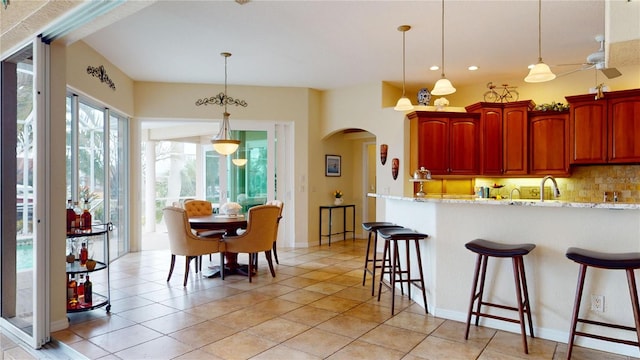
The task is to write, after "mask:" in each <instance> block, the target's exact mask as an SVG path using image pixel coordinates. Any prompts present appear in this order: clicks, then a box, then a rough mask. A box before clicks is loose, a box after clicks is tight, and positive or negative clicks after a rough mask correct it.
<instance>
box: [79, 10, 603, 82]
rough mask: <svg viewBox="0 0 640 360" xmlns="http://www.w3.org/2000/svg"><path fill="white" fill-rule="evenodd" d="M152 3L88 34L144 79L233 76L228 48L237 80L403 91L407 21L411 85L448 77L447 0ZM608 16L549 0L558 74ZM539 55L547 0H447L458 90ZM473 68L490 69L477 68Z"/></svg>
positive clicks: (546, 48)
mask: <svg viewBox="0 0 640 360" xmlns="http://www.w3.org/2000/svg"><path fill="white" fill-rule="evenodd" d="M129 3H136V2H135V1H133V2H129ZM148 3H150V4H151V5H149V6H146V7H144V8H142V9H140V10H138V9H136V12H134V13H132V14H131V15H128V16H126V17H123V16H118V15H113V14H112V18H111V19H109V20H105V19H108V16H109V15H105V16H104V18H103V19H102V21H101V24H103V23H108V24H106V25H105V26H104V27H102V28H101V29H99V30H97V31H95V32H93V33H91V34H89V35H87V36H86V37H84V38H83V40H84V41H85V42H86V43H87V44H89V45H90V46H91V47H93V48H94V49H96V50H97V51H98V52H99V53H101V54H102V55H103V56H105V57H106V58H107V59H108V60H109V61H110V62H112V63H113V64H114V65H115V66H117V67H118V68H120V69H121V70H122V71H124V72H125V73H126V74H127V75H128V76H129V77H131V78H132V79H134V80H136V81H159V82H185V83H217V84H221V83H223V82H224V58H223V57H222V56H220V53H221V52H223V51H226V52H231V53H232V54H233V56H232V57H230V58H229V59H228V83H229V85H230V86H232V85H234V84H237V85H253V86H285V87H304V88H314V89H320V90H325V89H334V88H342V87H350V86H357V85H363V84H375V83H379V82H381V81H386V82H390V83H392V84H394V85H396V86H399V87H400V86H401V84H402V33H401V32H399V31H398V30H397V27H398V26H399V25H403V24H408V25H411V26H412V29H411V30H410V31H408V32H407V33H406V81H407V88H408V89H419V88H421V87H427V88H432V87H433V84H434V83H435V81H436V80H437V79H439V78H440V71H430V70H429V67H430V66H432V65H439V64H440V63H441V45H442V42H441V24H442V22H441V18H442V14H441V2H440V1H432V0H424V1H260V0H251V1H248V2H247V3H245V4H239V3H237V2H235V1H232V0H219V1H184V0H181V1H178V0H173V1H169V0H166V1H157V2H154V1H151V2H148ZM127 6H129V5H128V4H127V3H125V4H124V5H122V6H121V7H127ZM138 6H139V3H138ZM130 12H131V11H130ZM122 13H126V11H123V12H122ZM114 14H118V12H114ZM114 17H121V18H120V19H116V18H114ZM604 18H605V2H604V0H597V1H589V0H582V1H576V0H573V1H572V0H564V1H559V0H544V1H542V57H543V60H544V62H545V63H547V64H549V65H552V70H553V71H554V72H556V73H562V72H565V71H569V70H572V69H574V68H576V67H577V66H561V67H556V66H554V65H557V64H567V63H569V64H574V63H575V64H579V63H582V62H584V61H585V59H586V57H587V55H589V54H591V53H592V52H594V51H596V50H598V47H599V45H598V43H597V42H596V41H595V40H594V37H595V35H597V34H603V33H604V29H605V20H604ZM100 26H102V25H100ZM537 58H538V2H537V1H535V0H518V1H479V0H448V1H447V2H446V3H445V71H446V75H447V78H449V79H450V80H451V81H452V82H453V84H454V86H456V87H460V86H465V85H468V84H477V83H485V82H488V81H493V82H495V83H500V82H503V81H505V79H514V78H515V79H524V77H525V76H526V74H527V72H528V70H527V66H528V65H529V64H531V63H535V62H537ZM469 65H476V66H478V67H479V70H477V71H475V72H471V71H468V70H467V67H468V66H469ZM520 82H521V83H522V82H523V80H521V81H520ZM512 85H516V86H517V85H518V84H512Z"/></svg>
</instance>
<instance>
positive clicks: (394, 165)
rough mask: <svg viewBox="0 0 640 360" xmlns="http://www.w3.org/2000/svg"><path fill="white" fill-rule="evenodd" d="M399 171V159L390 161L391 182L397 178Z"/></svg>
mask: <svg viewBox="0 0 640 360" xmlns="http://www.w3.org/2000/svg"><path fill="white" fill-rule="evenodd" d="M399 169H400V159H398V158H393V159H391V176H393V180H395V179H397V178H398V170H399Z"/></svg>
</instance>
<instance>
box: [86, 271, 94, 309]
mask: <svg viewBox="0 0 640 360" xmlns="http://www.w3.org/2000/svg"><path fill="white" fill-rule="evenodd" d="M92 301H93V284H91V281H89V275H87V280H85V281H84V302H85V303H87V304H91V302H92Z"/></svg>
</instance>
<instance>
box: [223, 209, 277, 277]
mask: <svg viewBox="0 0 640 360" xmlns="http://www.w3.org/2000/svg"><path fill="white" fill-rule="evenodd" d="M279 216H280V208H279V207H278V206H275V205H258V206H254V207H252V208H250V209H249V212H248V213H247V230H246V231H245V232H244V233H243V234H241V235H238V236H229V235H224V236H223V237H222V239H223V241H224V243H225V246H226V251H227V252H232V253H247V254H249V269H248V271H247V272H248V273H249V282H251V276H252V273H253V268H254V266H255V261H254V259H255V257H256V256H255V255H257V254H258V253H259V252H263V251H264V254H265V256H266V257H267V262H268V263H269V270H270V271H271V276H273V277H275V276H276V272H275V270H274V269H273V261H272V258H271V250H272V249H273V242H274V241H275V236H276V231H277V229H278V217H279ZM221 259H222V257H221Z"/></svg>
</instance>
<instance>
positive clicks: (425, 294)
mask: <svg viewBox="0 0 640 360" xmlns="http://www.w3.org/2000/svg"><path fill="white" fill-rule="evenodd" d="M414 240H415V244H416V258H417V259H418V272H419V273H420V287H421V290H422V301H424V312H425V313H426V314H428V313H429V308H428V307H427V293H426V290H425V289H426V288H425V286H424V276H423V272H422V258H421V257H420V244H419V241H418V239H414ZM408 246H409V244H407V249H408Z"/></svg>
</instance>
